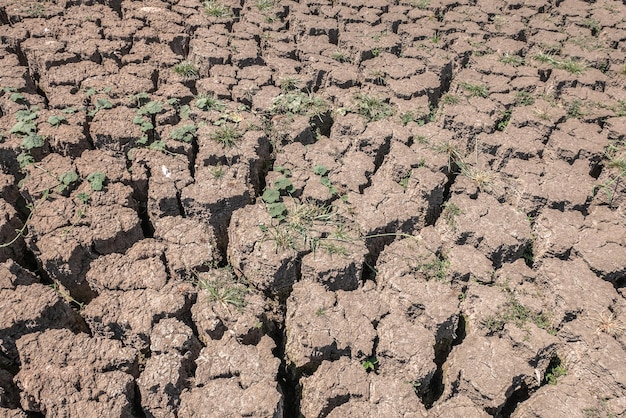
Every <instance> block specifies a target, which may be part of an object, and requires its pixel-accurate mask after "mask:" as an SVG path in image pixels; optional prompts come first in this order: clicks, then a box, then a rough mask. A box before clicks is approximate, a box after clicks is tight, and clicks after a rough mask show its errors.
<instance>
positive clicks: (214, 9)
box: [203, 0, 232, 18]
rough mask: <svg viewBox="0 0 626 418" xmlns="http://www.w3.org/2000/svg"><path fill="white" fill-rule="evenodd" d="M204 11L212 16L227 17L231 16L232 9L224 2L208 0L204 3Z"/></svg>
mask: <svg viewBox="0 0 626 418" xmlns="http://www.w3.org/2000/svg"><path fill="white" fill-rule="evenodd" d="M203 8H204V12H205V13H206V14H207V15H209V16H212V17H217V18H226V17H230V16H231V13H232V12H231V10H230V8H228V6H226V5H225V4H224V3H221V2H219V1H216V0H208V1H205V2H204V3H203Z"/></svg>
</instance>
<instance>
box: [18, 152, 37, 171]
mask: <svg viewBox="0 0 626 418" xmlns="http://www.w3.org/2000/svg"><path fill="white" fill-rule="evenodd" d="M17 162H18V163H19V164H20V169H24V168H25V167H26V166H28V165H31V164H35V159H34V158H33V156H32V155H30V154H29V153H27V152H23V153H21V154H19V155H18V156H17Z"/></svg>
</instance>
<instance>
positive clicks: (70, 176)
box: [57, 171, 78, 193]
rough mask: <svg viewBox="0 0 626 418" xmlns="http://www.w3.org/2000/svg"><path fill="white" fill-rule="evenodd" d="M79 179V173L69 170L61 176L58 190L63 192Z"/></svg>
mask: <svg viewBox="0 0 626 418" xmlns="http://www.w3.org/2000/svg"><path fill="white" fill-rule="evenodd" d="M76 181H78V174H77V173H76V172H75V171H67V172H65V173H63V174H61V175H60V176H59V185H58V186H57V192H58V193H63V192H64V191H65V190H67V188H68V187H70V185H71V184H72V183H74V182H76Z"/></svg>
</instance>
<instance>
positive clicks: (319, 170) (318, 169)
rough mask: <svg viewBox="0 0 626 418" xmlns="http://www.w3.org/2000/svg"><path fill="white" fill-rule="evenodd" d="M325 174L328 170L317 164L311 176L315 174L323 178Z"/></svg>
mask: <svg viewBox="0 0 626 418" xmlns="http://www.w3.org/2000/svg"><path fill="white" fill-rule="evenodd" d="M326 173H328V169H327V168H326V167H324V166H323V165H319V164H318V165H316V166H315V167H313V174H317V175H318V176H323V175H325V174H326Z"/></svg>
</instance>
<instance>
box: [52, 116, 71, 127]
mask: <svg viewBox="0 0 626 418" xmlns="http://www.w3.org/2000/svg"><path fill="white" fill-rule="evenodd" d="M64 122H67V119H65V116H61V115H52V116H50V117H49V118H48V123H49V124H50V125H52V126H59V125H61V124H62V123H64Z"/></svg>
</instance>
